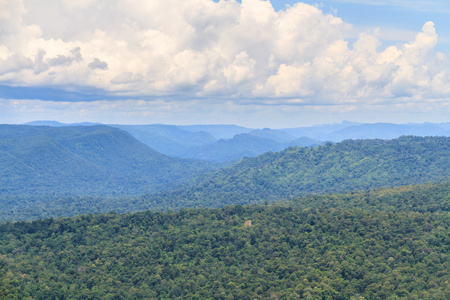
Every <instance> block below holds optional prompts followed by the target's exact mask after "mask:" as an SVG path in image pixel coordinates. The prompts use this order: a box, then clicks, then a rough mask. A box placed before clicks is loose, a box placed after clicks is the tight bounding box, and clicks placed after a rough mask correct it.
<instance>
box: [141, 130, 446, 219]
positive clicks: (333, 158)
mask: <svg viewBox="0 0 450 300" xmlns="http://www.w3.org/2000/svg"><path fill="white" fill-rule="evenodd" d="M448 174H450V138H447V137H425V138H422V137H411V136H408V137H401V138H399V139H396V140H355V141H353V140H347V141H343V142H341V143H337V144H331V143H328V144H326V145H323V146H318V147H315V148H307V147H291V148H288V149H286V150H284V151H281V152H275V153H273V152H268V153H265V154H263V155H260V156H258V157H255V158H245V159H243V160H241V161H240V162H238V163H236V164H235V165H233V166H231V167H228V168H223V169H220V170H217V171H215V172H213V173H211V174H205V175H201V176H200V177H199V178H197V179H196V181H194V182H192V183H191V184H190V185H189V186H188V187H187V188H183V189H180V190H177V191H167V192H164V193H161V194H158V195H148V196H146V197H144V198H142V199H140V201H141V203H142V204H143V205H144V203H146V204H147V205H148V206H147V207H148V208H150V209H163V210H164V209H167V207H171V208H173V209H177V208H181V207H197V206H199V205H200V206H203V207H220V206H224V205H231V204H248V203H258V202H261V201H265V200H267V201H277V200H280V199H292V198H295V197H299V196H303V195H309V194H325V193H336V192H338V193H339V192H346V191H357V190H366V189H373V188H378V187H394V186H400V185H408V184H421V183H426V182H440V181H443V180H447V178H448ZM138 202H139V201H138Z"/></svg>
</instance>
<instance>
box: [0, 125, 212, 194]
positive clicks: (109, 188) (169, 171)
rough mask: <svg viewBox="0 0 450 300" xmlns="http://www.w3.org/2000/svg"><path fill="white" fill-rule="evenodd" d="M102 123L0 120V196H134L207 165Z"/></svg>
mask: <svg viewBox="0 0 450 300" xmlns="http://www.w3.org/2000/svg"><path fill="white" fill-rule="evenodd" d="M211 169H212V167H211V164H208V163H205V162H198V161H190V160H183V159H175V158H172V157H169V156H166V155H163V154H161V153H158V152H156V151H154V150H153V149H151V148H149V147H148V146H146V145H144V144H142V143H141V142H139V141H137V140H136V139H134V138H133V137H132V136H131V135H130V134H128V133H127V132H125V131H122V130H120V129H117V128H112V127H108V126H67V127H48V126H25V125H0V197H1V196H10V195H14V196H21V197H24V196H33V197H36V196H41V195H102V196H106V195H121V194H126V195H132V194H134V195H136V194H142V193H145V192H157V191H161V190H163V189H167V188H170V187H173V186H174V185H176V184H177V183H180V182H182V181H184V180H186V178H189V177H191V176H193V174H199V173H200V172H204V171H208V170H211Z"/></svg>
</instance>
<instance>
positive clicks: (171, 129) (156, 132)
mask: <svg viewBox="0 0 450 300" xmlns="http://www.w3.org/2000/svg"><path fill="white" fill-rule="evenodd" d="M110 126H113V127H116V128H120V129H122V130H125V131H127V132H128V133H130V134H131V135H132V136H133V137H134V138H136V139H137V140H139V141H141V142H142V143H144V144H146V145H147V146H149V147H151V148H153V149H155V150H156V151H158V152H161V153H164V154H166V155H170V156H175V157H181V156H182V155H183V153H184V152H185V151H186V150H187V149H189V148H192V147H199V146H203V145H207V144H211V143H214V142H215V141H216V139H215V138H214V137H213V136H212V135H211V134H210V133H208V132H206V131H196V132H192V131H187V130H183V129H180V128H179V127H178V126H174V125H162V124H153V125H110Z"/></svg>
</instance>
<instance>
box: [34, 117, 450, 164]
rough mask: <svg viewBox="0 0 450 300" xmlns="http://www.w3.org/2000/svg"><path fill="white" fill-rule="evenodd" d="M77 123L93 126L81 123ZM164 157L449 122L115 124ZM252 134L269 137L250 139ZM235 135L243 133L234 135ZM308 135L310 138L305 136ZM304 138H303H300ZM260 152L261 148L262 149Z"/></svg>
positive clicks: (393, 133)
mask: <svg viewBox="0 0 450 300" xmlns="http://www.w3.org/2000/svg"><path fill="white" fill-rule="evenodd" d="M28 124H30V125H46V126H67V125H68V124H63V123H59V122H55V121H35V122H30V123H28ZM79 125H84V126H87V125H95V124H94V123H79ZM111 126H114V127H117V128H120V129H123V130H125V131H127V132H128V133H130V134H131V135H132V136H133V137H134V138H136V139H137V140H139V141H141V142H142V143H144V144H146V145H147V146H149V147H151V148H153V149H155V150H156V151H158V152H161V153H163V154H166V155H170V156H173V157H190V158H196V159H200V160H207V161H216V162H225V161H227V160H228V161H230V160H237V159H241V158H243V157H254V156H256V155H259V154H262V153H264V152H265V151H280V150H283V149H285V148H286V147H289V146H294V145H297V146H312V145H319V144H321V143H323V142H322V141H332V142H340V141H343V140H346V139H395V138H398V137H400V136H403V135H413V136H450V123H423V124H415V123H408V124H392V123H374V124H366V123H355V122H348V121H344V122H342V123H336V124H325V125H317V126H310V127H298V128H284V129H270V128H264V129H250V128H245V127H241V126H236V125H186V126H175V125H163V124H151V125H111ZM242 134H248V135H250V136H254V137H258V138H261V139H264V140H265V141H261V140H257V139H250V138H249V136H245V135H244V136H242ZM236 135H239V137H237V138H234V137H235V136H236ZM307 138H309V139H311V140H306V139H307ZM297 139H302V140H297ZM261 151H262V152H261Z"/></svg>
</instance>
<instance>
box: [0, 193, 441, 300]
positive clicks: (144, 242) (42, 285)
mask: <svg viewBox="0 0 450 300" xmlns="http://www.w3.org/2000/svg"><path fill="white" fill-rule="evenodd" d="M449 194H450V186H449V185H448V184H441V185H431V184H427V185H423V186H406V187H397V188H393V189H387V190H385V189H380V190H377V191H370V192H361V193H347V194H333V195H323V196H311V197H307V198H300V199H297V200H295V201H292V202H286V203H283V202H280V203H276V204H270V205H261V204H260V205H253V206H240V205H232V206H227V207H224V208H220V209H211V210H210V209H188V210H186V209H183V210H181V211H179V212H167V213H161V212H151V211H147V212H140V213H135V214H123V215H121V214H115V213H109V214H99V215H92V214H90V215H84V216H78V217H74V218H59V219H46V220H37V221H33V222H14V223H4V224H1V225H0V237H1V238H0V298H1V299H244V300H245V299H339V300H346V299H349V300H351V299H367V300H375V299H442V300H444V299H450V284H449V282H450V206H449V205H450V198H449V197H450V196H449ZM246 221H251V225H250V224H249V223H248V222H247V225H250V226H246Z"/></svg>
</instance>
